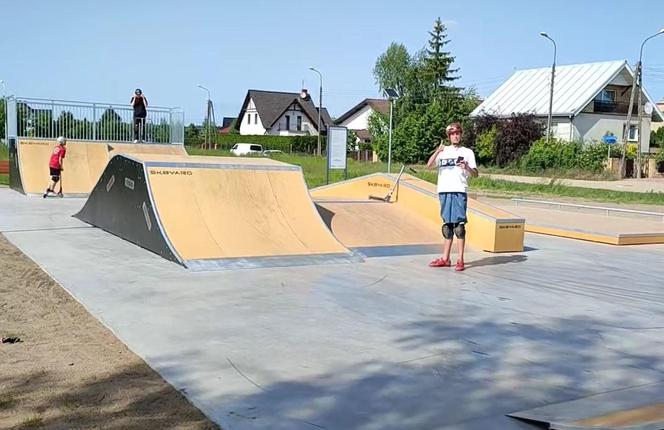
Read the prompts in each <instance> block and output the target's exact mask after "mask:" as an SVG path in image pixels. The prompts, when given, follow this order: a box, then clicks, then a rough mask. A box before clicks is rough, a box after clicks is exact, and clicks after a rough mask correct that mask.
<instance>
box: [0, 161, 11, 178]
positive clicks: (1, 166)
mask: <svg viewBox="0 0 664 430" xmlns="http://www.w3.org/2000/svg"><path fill="white" fill-rule="evenodd" d="M7 174H9V161H8V160H0V175H7Z"/></svg>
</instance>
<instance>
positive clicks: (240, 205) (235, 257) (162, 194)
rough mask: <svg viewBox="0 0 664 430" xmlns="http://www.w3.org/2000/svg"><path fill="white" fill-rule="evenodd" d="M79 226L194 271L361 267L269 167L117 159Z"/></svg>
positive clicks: (292, 185) (296, 189) (299, 181)
mask: <svg viewBox="0 0 664 430" xmlns="http://www.w3.org/2000/svg"><path fill="white" fill-rule="evenodd" d="M76 217H77V218H79V219H81V220H83V221H85V222H87V223H89V224H92V225H94V226H97V227H99V228H102V229H104V230H106V231H108V232H110V233H113V234H115V235H117V236H120V237H122V238H123V239H126V240H128V241H130V242H133V243H135V244H137V245H139V246H142V247H144V248H146V249H149V250H151V251H153V252H156V253H157V254H159V255H161V256H163V257H164V258H167V259H169V260H171V261H174V262H177V263H180V264H182V265H184V266H186V267H188V268H191V269H197V270H211V269H224V268H237V267H240V268H243V267H267V266H284V265H296V264H317V263H327V262H351V261H361V259H360V258H358V257H357V256H356V255H355V254H353V253H352V252H351V251H349V250H348V249H347V248H346V247H344V246H343V245H342V244H341V243H339V242H338V241H337V240H336V239H335V237H334V236H333V235H332V234H331V233H330V231H329V230H328V229H327V227H326V226H325V224H324V223H323V221H322V220H321V218H320V216H319V215H318V213H317V212H316V209H315V207H314V204H313V202H312V201H311V199H310V197H309V193H308V191H307V188H306V185H305V182H304V178H303V176H302V171H301V169H300V168H299V167H298V166H293V165H289V164H285V163H280V162H277V161H273V160H270V159H256V158H235V157H233V158H225V157H181V156H168V155H161V156H160V155H152V154H144V155H135V156H126V155H117V156H115V157H113V159H112V160H111V161H110V163H109V165H108V166H107V168H106V170H105V171H104V173H103V175H102V177H101V178H100V180H99V182H98V183H97V185H96V186H95V188H94V190H93V192H92V194H91V195H90V197H89V199H88V201H87V202H86V204H85V206H84V207H83V209H82V210H81V211H80V212H79V213H78V214H77V215H76Z"/></svg>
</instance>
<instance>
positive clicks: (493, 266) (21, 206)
mask: <svg viewBox="0 0 664 430" xmlns="http://www.w3.org/2000/svg"><path fill="white" fill-rule="evenodd" d="M0 202H2V204H0V232H2V233H3V234H5V235H6V236H7V237H8V238H9V240H10V241H11V242H13V243H14V244H15V245H17V246H18V247H19V248H20V249H21V250H22V251H23V252H24V253H26V254H27V255H28V256H30V257H31V258H32V259H33V260H35V261H36V262H37V263H38V264H39V265H40V266H41V267H42V268H44V270H46V271H47V272H48V273H49V274H50V275H51V276H52V277H53V278H55V279H56V280H57V281H58V282H59V283H60V284H61V285H62V286H63V287H64V288H65V289H66V290H67V291H69V292H70V293H71V294H72V295H73V296H74V297H75V298H76V299H77V300H79V301H80V302H81V303H82V304H83V305H84V306H85V307H86V308H87V309H88V310H89V311H90V312H91V313H92V314H93V315H94V316H95V317H96V318H98V319H99V320H100V321H102V322H103V323H104V324H106V325H107V326H108V327H109V328H111V330H113V332H114V333H115V334H116V335H117V336H118V337H119V338H120V340H122V341H123V342H124V343H125V344H126V345H128V347H129V348H131V349H132V350H133V351H134V352H136V353H137V354H138V355H139V356H141V357H142V358H144V359H145V360H146V362H147V363H148V364H149V365H150V366H152V367H153V368H154V369H155V370H157V371H158V372H159V373H160V374H161V375H162V376H163V377H164V378H165V379H166V380H167V381H168V382H170V383H171V384H172V385H173V386H174V387H176V388H177V389H179V390H181V391H182V392H183V393H184V394H185V395H186V396H187V397H188V398H189V399H190V400H191V401H192V402H193V403H194V404H195V405H196V406H198V407H199V408H200V409H201V410H202V411H203V412H204V413H205V414H206V415H208V416H209V417H210V418H211V419H212V420H214V421H216V422H218V423H220V424H221V425H222V427H223V428H224V429H226V430H232V429H272V430H281V429H284V430H285V429H289V430H291V429H321V428H322V429H362V430H370V429H371V430H373V429H400V430H403V429H446V430H450V429H469V430H470V429H473V430H474V429H487V428H500V429H507V430H510V429H530V428H532V427H531V426H530V425H528V424H524V423H521V422H518V421H515V420H513V419H511V418H507V417H505V415H504V414H506V413H510V412H515V411H520V410H525V409H531V408H535V407H538V406H543V405H546V404H550V403H554V402H562V401H567V400H572V399H576V398H579V397H583V396H587V395H589V394H593V393H600V392H607V391H611V390H616V389H620V388H625V387H631V386H636V385H641V384H646V383H651V382H655V381H662V380H664V360H662V357H663V356H664V306H663V305H664V290H662V287H661V286H662V285H664V270H662V269H661V263H662V261H663V258H664V246H660V245H650V246H636V247H614V246H610V245H601V244H593V243H587V242H580V241H574V240H568V239H562V238H555V237H547V236H539V235H527V236H526V245H527V250H526V252H523V253H517V254H498V255H496V254H487V253H482V252H477V251H471V252H469V253H468V255H467V258H466V260H467V263H468V264H467V267H468V269H467V271H466V272H463V273H455V272H453V271H450V270H449V269H430V268H428V267H427V266H426V264H427V263H428V261H429V260H430V259H431V256H422V255H419V256H406V257H385V258H373V259H367V260H366V261H365V262H364V263H356V264H338V265H329V266H305V267H290V268H274V269H250V270H237V271H220V272H197V273H190V272H188V271H187V270H186V269H184V268H182V267H180V266H178V265H175V264H173V263H170V262H168V261H166V260H164V259H162V258H160V257H158V256H157V255H155V254H152V253H150V252H147V251H145V250H143V249H141V248H139V247H137V246H135V245H132V244H130V243H128V242H125V241H124V240H122V239H119V238H117V237H114V236H112V235H110V234H108V233H105V232H103V231H100V230H98V229H94V228H91V227H88V226H87V225H85V224H83V223H81V222H79V221H78V220H76V219H74V218H71V216H70V215H71V214H73V213H74V212H76V210H78V208H80V207H81V206H82V204H83V201H82V200H75V199H71V200H70V199H64V200H58V199H49V200H43V199H39V198H27V197H24V196H22V195H20V194H18V193H15V192H13V191H11V190H8V189H6V188H4V189H0Z"/></svg>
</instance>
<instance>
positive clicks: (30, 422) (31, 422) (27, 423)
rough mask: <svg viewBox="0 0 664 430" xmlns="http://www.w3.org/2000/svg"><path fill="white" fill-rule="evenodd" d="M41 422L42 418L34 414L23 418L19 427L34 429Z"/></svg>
mask: <svg viewBox="0 0 664 430" xmlns="http://www.w3.org/2000/svg"><path fill="white" fill-rule="evenodd" d="M43 424H44V419H43V418H42V417H40V416H39V415H34V416H32V417H30V418H26V419H25V420H23V422H22V423H21V428H22V429H34V428H38V427H41V426H42V425H43Z"/></svg>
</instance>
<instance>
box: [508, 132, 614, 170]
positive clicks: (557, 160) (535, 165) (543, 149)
mask: <svg viewBox="0 0 664 430" xmlns="http://www.w3.org/2000/svg"><path fill="white" fill-rule="evenodd" d="M607 151H608V150H607V147H606V145H604V144H601V143H587V144H583V143H581V142H567V141H564V140H560V139H551V141H550V142H549V143H547V141H546V138H541V139H539V140H538V141H536V142H535V143H534V144H533V145H532V146H531V147H530V150H529V151H528V153H527V154H526V155H525V156H524V157H523V158H522V159H521V167H523V168H524V169H526V170H530V171H537V170H545V169H562V170H570V169H580V170H583V171H586V172H593V173H599V172H601V171H603V170H604V162H605V160H606V157H607Z"/></svg>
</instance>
